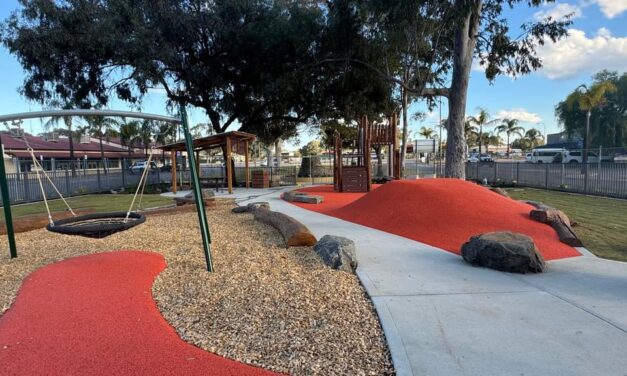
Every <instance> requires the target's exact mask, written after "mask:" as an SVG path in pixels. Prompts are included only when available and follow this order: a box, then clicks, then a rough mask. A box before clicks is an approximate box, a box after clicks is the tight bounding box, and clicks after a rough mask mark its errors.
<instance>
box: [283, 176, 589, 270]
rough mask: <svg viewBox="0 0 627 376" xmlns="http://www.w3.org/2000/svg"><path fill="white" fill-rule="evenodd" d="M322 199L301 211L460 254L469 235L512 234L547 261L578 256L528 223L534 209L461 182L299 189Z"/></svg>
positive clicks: (546, 231)
mask: <svg viewBox="0 0 627 376" xmlns="http://www.w3.org/2000/svg"><path fill="white" fill-rule="evenodd" d="M301 191H304V192H308V193H310V194H316V195H321V196H324V202H323V203H321V204H318V205H315V204H303V203H294V204H295V205H298V206H300V207H302V208H305V209H308V210H312V211H316V212H319V213H322V214H326V215H329V216H332V217H336V218H340V219H343V220H346V221H350V222H353V223H357V224H360V225H364V226H368V227H372V228H375V229H378V230H382V231H386V232H389V233H392V234H395V235H400V236H403V237H406V238H409V239H413V240H417V241H420V242H423V243H426V244H430V245H432V246H435V247H438V248H442V249H445V250H447V251H450V252H453V253H456V254H459V253H460V252H461V246H462V244H463V243H465V242H466V241H468V239H469V238H470V237H471V236H473V235H478V234H482V233H485V232H491V231H514V232H519V233H522V234H525V235H528V236H530V237H532V238H533V240H534V242H535V243H536V246H537V247H538V249H539V250H540V252H541V253H542V255H543V256H544V258H545V259H547V260H555V259H561V258H566V257H574V256H580V253H579V252H578V251H577V250H576V249H574V248H573V247H571V246H569V245H566V244H564V243H562V242H560V241H559V238H558V236H557V234H556V232H555V230H553V228H552V227H550V226H549V225H546V224H543V223H539V222H536V221H533V220H531V219H530V218H529V211H530V210H531V209H533V207H532V206H530V205H528V204H525V203H521V202H519V201H516V200H512V199H509V198H506V197H503V196H501V195H499V194H496V193H494V192H491V191H490V190H488V189H486V188H484V187H481V186H479V185H477V184H474V183H470V182H466V181H463V180H459V179H421V180H398V181H392V182H389V183H387V184H384V185H382V186H379V187H376V189H373V190H372V191H370V192H369V193H367V194H365V193H338V192H334V191H333V187H331V186H321V187H310V188H304V189H301Z"/></svg>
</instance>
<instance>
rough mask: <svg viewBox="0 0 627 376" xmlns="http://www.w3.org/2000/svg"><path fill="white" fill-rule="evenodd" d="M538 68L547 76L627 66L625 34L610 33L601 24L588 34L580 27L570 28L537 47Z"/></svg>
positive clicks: (624, 67) (558, 77)
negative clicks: (565, 36)
mask: <svg viewBox="0 0 627 376" xmlns="http://www.w3.org/2000/svg"><path fill="white" fill-rule="evenodd" d="M538 55H539V57H540V58H541V59H542V66H543V67H542V69H541V70H540V72H541V73H542V74H544V75H545V76H547V77H548V78H551V79H566V78H570V77H573V76H576V75H578V74H581V73H593V72H596V71H599V70H601V69H609V70H618V71H626V70H627V37H613V36H612V35H611V33H610V31H609V30H607V29H606V28H601V29H599V31H598V32H597V33H596V36H594V37H591V38H588V37H587V36H586V33H585V32H584V31H582V30H577V29H570V30H569V31H568V37H567V38H564V39H561V40H559V41H557V42H556V43H547V44H546V45H544V46H541V47H539V48H538Z"/></svg>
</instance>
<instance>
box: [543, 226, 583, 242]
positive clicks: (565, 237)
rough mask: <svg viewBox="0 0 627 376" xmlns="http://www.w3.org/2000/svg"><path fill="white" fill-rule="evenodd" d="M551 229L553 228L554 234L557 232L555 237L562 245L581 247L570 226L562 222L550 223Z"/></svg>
mask: <svg viewBox="0 0 627 376" xmlns="http://www.w3.org/2000/svg"><path fill="white" fill-rule="evenodd" d="M551 227H553V229H554V230H555V232H557V235H558V236H559V238H560V241H561V242H562V243H564V244H568V245H570V246H572V247H583V243H582V242H581V240H579V238H578V237H577V235H576V234H575V233H574V232H573V229H572V228H571V227H570V226H567V225H566V224H565V223H563V222H553V223H551Z"/></svg>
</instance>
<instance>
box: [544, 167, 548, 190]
mask: <svg viewBox="0 0 627 376" xmlns="http://www.w3.org/2000/svg"><path fill="white" fill-rule="evenodd" d="M544 189H547V190H548V189H549V164H548V163H545V164H544Z"/></svg>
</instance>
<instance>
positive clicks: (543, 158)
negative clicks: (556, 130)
mask: <svg viewBox="0 0 627 376" xmlns="http://www.w3.org/2000/svg"><path fill="white" fill-rule="evenodd" d="M565 152H566V149H564V148H559V149H558V148H555V149H533V150H532V151H531V156H530V157H529V158H528V161H529V162H531V163H553V161H554V160H555V156H557V155H559V157H558V159H559V161H560V162H561V161H562V157H563V156H564V153H565Z"/></svg>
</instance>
